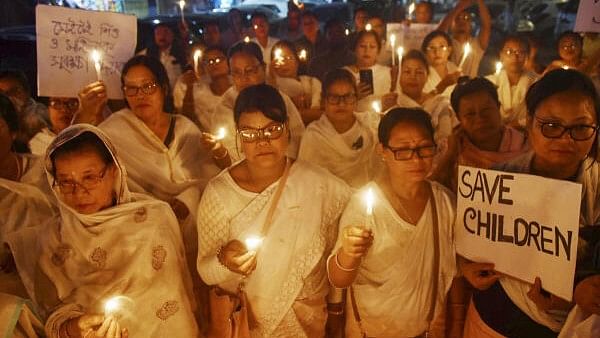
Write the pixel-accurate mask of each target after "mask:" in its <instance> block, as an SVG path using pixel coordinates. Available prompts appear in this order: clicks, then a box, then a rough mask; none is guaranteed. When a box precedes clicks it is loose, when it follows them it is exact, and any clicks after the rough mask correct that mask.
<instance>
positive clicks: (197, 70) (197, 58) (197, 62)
mask: <svg viewBox="0 0 600 338" xmlns="http://www.w3.org/2000/svg"><path fill="white" fill-rule="evenodd" d="M201 58H202V51H201V50H200V49H196V51H195V52H194V72H195V73H196V76H199V74H200V68H199V65H200V59H201Z"/></svg>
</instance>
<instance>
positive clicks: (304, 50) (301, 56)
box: [298, 49, 307, 60]
mask: <svg viewBox="0 0 600 338" xmlns="http://www.w3.org/2000/svg"><path fill="white" fill-rule="evenodd" d="M298 57H299V58H300V60H306V58H307V54H306V49H303V50H301V51H300V54H299V55H298Z"/></svg>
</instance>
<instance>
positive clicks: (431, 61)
mask: <svg viewBox="0 0 600 338" xmlns="http://www.w3.org/2000/svg"><path fill="white" fill-rule="evenodd" d="M421 50H422V51H423V53H424V54H425V56H426V57H427V64H428V65H429V72H428V75H427V82H426V83H425V89H424V90H425V92H426V93H429V94H431V95H444V96H446V97H450V94H451V93H452V88H454V87H453V86H454V85H455V84H456V81H457V80H458V77H459V76H460V71H459V70H458V67H457V66H456V64H454V62H452V61H450V55H451V54H452V40H451V39H450V36H449V35H448V34H446V33H444V32H442V31H433V32H431V33H429V34H427V36H425V38H424V39H423V43H422V44H421Z"/></svg>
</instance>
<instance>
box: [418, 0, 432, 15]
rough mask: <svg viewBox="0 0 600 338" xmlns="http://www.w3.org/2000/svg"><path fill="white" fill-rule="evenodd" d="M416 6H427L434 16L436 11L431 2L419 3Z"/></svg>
mask: <svg viewBox="0 0 600 338" xmlns="http://www.w3.org/2000/svg"><path fill="white" fill-rule="evenodd" d="M416 5H425V6H427V7H429V10H430V11H431V14H433V11H434V10H433V3H432V2H431V1H419V2H418V3H416ZM416 5H415V6H416Z"/></svg>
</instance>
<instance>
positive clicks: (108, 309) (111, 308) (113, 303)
mask: <svg viewBox="0 0 600 338" xmlns="http://www.w3.org/2000/svg"><path fill="white" fill-rule="evenodd" d="M119 298H120V297H119V296H117V297H112V298H110V299H109V300H107V301H106V303H104V315H105V316H109V315H111V314H113V313H115V312H117V310H119V308H120V307H121V302H120V301H119Z"/></svg>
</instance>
